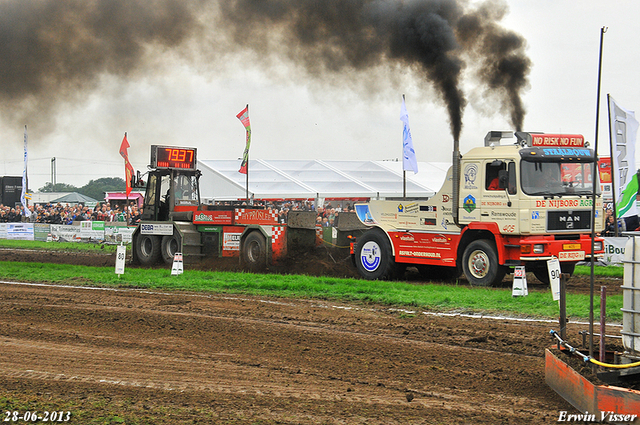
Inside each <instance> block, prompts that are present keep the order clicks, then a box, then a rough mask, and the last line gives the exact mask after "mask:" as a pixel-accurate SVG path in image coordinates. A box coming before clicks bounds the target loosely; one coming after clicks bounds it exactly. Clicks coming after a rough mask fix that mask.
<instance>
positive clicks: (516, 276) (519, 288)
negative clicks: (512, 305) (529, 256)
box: [511, 266, 529, 297]
mask: <svg viewBox="0 0 640 425" xmlns="http://www.w3.org/2000/svg"><path fill="white" fill-rule="evenodd" d="M527 295H529V288H527V273H526V272H525V269H524V266H516V268H515V270H514V271H513V287H512V288H511V296H512V297H526V296H527Z"/></svg>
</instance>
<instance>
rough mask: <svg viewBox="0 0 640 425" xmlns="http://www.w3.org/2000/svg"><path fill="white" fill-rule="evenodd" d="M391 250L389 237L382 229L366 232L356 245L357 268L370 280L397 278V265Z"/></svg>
mask: <svg viewBox="0 0 640 425" xmlns="http://www.w3.org/2000/svg"><path fill="white" fill-rule="evenodd" d="M391 252H392V251H391V244H390V243H389V238H387V236H386V235H385V234H384V233H383V232H382V231H380V230H369V231H368V232H366V233H365V234H364V235H362V237H360V238H359V239H358V245H357V247H356V255H355V260H356V268H357V269H358V272H359V273H360V275H361V276H362V277H364V278H365V279H369V280H378V279H380V280H386V279H393V278H395V275H396V270H397V267H396V264H395V261H394V258H393V255H391Z"/></svg>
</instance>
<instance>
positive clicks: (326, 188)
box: [198, 159, 449, 199]
mask: <svg viewBox="0 0 640 425" xmlns="http://www.w3.org/2000/svg"><path fill="white" fill-rule="evenodd" d="M198 162H199V168H200V170H202V173H203V179H202V180H201V184H200V189H201V193H202V197H203V198H214V199H225V198H227V199H228V198H244V196H245V184H246V183H245V179H246V176H245V175H244V174H240V173H239V172H238V169H239V168H240V161H238V160H200V161H198ZM448 169H449V164H447V163H442V162H429V163H427V162H420V163H419V164H418V170H419V172H418V173H417V174H414V173H413V172H412V171H409V172H407V173H406V177H407V196H408V197H429V196H433V195H434V194H435V193H436V192H437V191H438V190H439V189H440V187H441V186H442V183H443V182H444V179H445V177H446V173H447V170H448ZM249 192H250V195H253V196H254V197H255V198H258V199H260V198H263V199H270V198H304V199H312V198H316V197H321V198H348V197H352V198H354V197H371V198H372V197H382V198H390V197H401V196H402V192H403V187H402V162H398V161H347V160H344V161H321V160H317V159H310V160H285V159H279V160H264V159H256V160H250V161H249Z"/></svg>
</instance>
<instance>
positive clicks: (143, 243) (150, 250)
mask: <svg viewBox="0 0 640 425" xmlns="http://www.w3.org/2000/svg"><path fill="white" fill-rule="evenodd" d="M135 249H136V257H138V261H140V264H142V265H143V266H153V265H154V264H156V263H158V261H159V260H160V237H159V236H154V235H139V236H138V238H137V239H136V246H135Z"/></svg>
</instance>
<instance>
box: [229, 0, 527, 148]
mask: <svg viewBox="0 0 640 425" xmlns="http://www.w3.org/2000/svg"><path fill="white" fill-rule="evenodd" d="M465 6H466V3H465V2H463V1H454V0H407V1H398V0H326V1H300V0H271V1H264V0H229V1H226V2H224V3H223V4H221V5H220V11H221V13H222V16H223V20H222V22H227V23H228V26H227V27H226V31H229V32H230V33H231V34H233V35H234V39H235V41H236V43H238V44H240V45H243V46H245V47H248V48H252V49H255V50H256V51H261V50H267V51H273V50H274V49H276V50H277V51H279V52H283V54H286V55H287V56H288V57H290V58H292V59H293V60H294V61H296V63H300V64H302V65H303V66H305V68H306V69H307V70H308V72H309V73H310V74H311V75H314V76H317V77H318V78H323V77H324V76H326V75H327V74H328V73H340V72H344V71H346V70H352V69H355V70H358V71H362V72H367V71H368V70H373V69H374V68H376V67H379V66H381V65H384V64H387V65H389V66H394V65H397V64H398V63H401V64H403V65H405V66H407V68H408V69H411V70H413V71H414V72H418V75H419V76H422V78H424V80H425V83H428V84H432V85H433V86H434V87H435V88H436V90H437V92H438V94H439V95H440V97H441V99H442V100H443V101H444V103H445V105H446V108H447V111H448V113H449V118H450V126H451V132H452V135H453V137H454V138H455V139H459V136H460V132H461V129H462V115H463V110H464V107H465V106H466V103H467V101H466V99H465V96H464V94H463V92H462V90H461V88H460V80H461V77H462V73H463V70H464V67H465V64H464V62H463V60H462V58H463V56H466V57H470V58H472V60H474V61H478V62H479V64H478V66H477V67H474V68H475V69H479V70H480V72H479V73H478V78H479V79H480V81H482V82H483V83H484V84H486V85H487V87H488V89H489V90H491V91H492V93H494V94H495V95H497V96H499V99H500V103H501V105H502V109H504V110H506V111H507V113H508V114H509V118H510V121H511V123H512V125H514V126H515V127H516V128H517V129H520V128H521V127H522V121H523V119H524V107H523V105H522V101H521V99H520V95H521V93H522V90H523V89H524V88H526V86H527V75H528V73H529V68H530V61H529V59H528V58H527V57H526V55H525V53H524V47H525V43H524V40H523V39H522V38H521V37H520V36H518V35H517V34H515V33H513V32H509V31H507V30H505V29H503V28H501V27H500V26H499V25H498V22H499V21H500V20H501V19H502V17H503V16H504V13H505V11H506V8H505V6H504V5H503V4H501V3H498V2H494V1H488V2H485V3H483V4H481V5H480V6H479V7H478V8H477V9H474V10H467V9H466V8H465Z"/></svg>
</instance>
